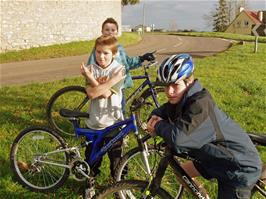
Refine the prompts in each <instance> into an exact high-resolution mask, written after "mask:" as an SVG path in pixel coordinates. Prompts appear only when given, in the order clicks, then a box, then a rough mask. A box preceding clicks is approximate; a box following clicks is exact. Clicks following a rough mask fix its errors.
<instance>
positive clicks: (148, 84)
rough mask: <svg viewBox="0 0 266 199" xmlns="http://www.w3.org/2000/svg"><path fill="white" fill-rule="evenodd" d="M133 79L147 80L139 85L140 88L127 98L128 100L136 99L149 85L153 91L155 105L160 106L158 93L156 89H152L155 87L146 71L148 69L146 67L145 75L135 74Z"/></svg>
mask: <svg viewBox="0 0 266 199" xmlns="http://www.w3.org/2000/svg"><path fill="white" fill-rule="evenodd" d="M132 79H133V80H136V79H145V81H144V82H142V84H141V85H139V86H138V88H137V89H136V90H135V91H134V92H133V93H132V94H131V95H130V96H129V97H128V98H127V99H126V102H128V101H131V100H132V99H134V98H135V97H136V96H137V95H138V94H139V93H140V92H141V91H142V90H143V89H144V88H145V87H146V86H149V88H150V91H151V93H152V98H153V101H154V102H155V105H156V107H157V108H158V107H159V106H160V105H159V102H158V100H157V97H156V93H155V91H154V89H152V88H153V87H154V85H153V83H152V82H151V80H150V77H149V75H148V73H147V72H146V69H145V75H144V76H133V77H132Z"/></svg>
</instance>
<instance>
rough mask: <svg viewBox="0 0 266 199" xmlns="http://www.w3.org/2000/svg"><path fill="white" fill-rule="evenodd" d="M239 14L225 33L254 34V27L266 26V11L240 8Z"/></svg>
mask: <svg viewBox="0 0 266 199" xmlns="http://www.w3.org/2000/svg"><path fill="white" fill-rule="evenodd" d="M239 11H240V12H239V14H238V15H237V16H236V18H235V19H234V20H233V21H232V23H231V24H229V26H228V27H227V29H226V30H225V32H228V33H237V34H244V35H251V34H252V27H254V25H258V24H259V25H260V24H266V11H265V10H264V11H250V10H245V9H244V8H240V10H239Z"/></svg>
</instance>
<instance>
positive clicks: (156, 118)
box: [147, 115, 162, 136]
mask: <svg viewBox="0 0 266 199" xmlns="http://www.w3.org/2000/svg"><path fill="white" fill-rule="evenodd" d="M161 120H162V118H161V117H159V116H157V115H153V116H151V118H150V120H149V121H148V123H147V130H148V132H149V133H150V135H151V136H155V135H156V132H155V125H156V124H157V122H159V121H161Z"/></svg>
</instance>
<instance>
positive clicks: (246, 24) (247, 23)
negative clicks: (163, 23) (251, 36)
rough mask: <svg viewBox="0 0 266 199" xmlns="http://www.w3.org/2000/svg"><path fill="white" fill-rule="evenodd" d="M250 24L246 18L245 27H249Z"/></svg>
mask: <svg viewBox="0 0 266 199" xmlns="http://www.w3.org/2000/svg"><path fill="white" fill-rule="evenodd" d="M248 25H249V22H248V21H246V20H245V21H244V27H245V28H248Z"/></svg>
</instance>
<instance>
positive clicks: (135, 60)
mask: <svg viewBox="0 0 266 199" xmlns="http://www.w3.org/2000/svg"><path fill="white" fill-rule="evenodd" d="M117 34H118V23H117V22H116V20H114V19H113V18H107V19H106V20H105V21H104V22H103V24H102V35H104V36H114V37H117ZM95 55H96V53H95V48H94V49H93V50H92V52H91V54H90V57H89V59H88V62H87V65H91V64H94V63H96V58H95ZM154 59H155V57H154V56H153V54H152V53H145V54H144V55H142V56H136V57H129V56H128V55H127V54H126V51H125V49H124V47H123V46H122V45H121V44H118V52H117V55H116V57H115V60H116V61H117V62H118V63H120V64H121V65H123V66H125V69H126V77H125V81H124V88H130V87H132V86H133V80H132V78H131V75H130V72H129V71H130V70H133V69H136V68H138V67H140V66H141V65H142V63H143V62H144V61H145V60H146V61H152V60H154ZM122 92H123V98H122V102H121V103H122V110H123V113H125V104H126V101H125V96H124V89H123V90H122Z"/></svg>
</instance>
